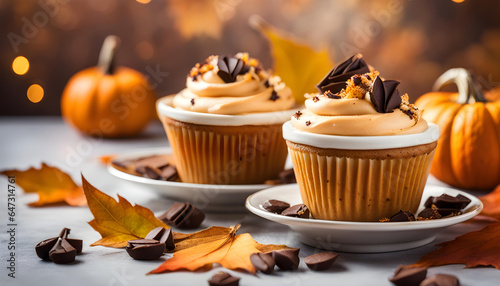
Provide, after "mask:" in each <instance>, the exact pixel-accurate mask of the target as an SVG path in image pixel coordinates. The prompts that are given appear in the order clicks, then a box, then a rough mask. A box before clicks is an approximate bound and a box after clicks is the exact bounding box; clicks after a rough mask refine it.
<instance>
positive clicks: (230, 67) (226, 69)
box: [217, 57, 249, 83]
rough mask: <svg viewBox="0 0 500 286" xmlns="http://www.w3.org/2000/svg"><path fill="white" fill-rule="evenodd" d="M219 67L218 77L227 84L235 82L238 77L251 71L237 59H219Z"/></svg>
mask: <svg viewBox="0 0 500 286" xmlns="http://www.w3.org/2000/svg"><path fill="white" fill-rule="evenodd" d="M217 66H218V67H219V71H218V72H217V75H218V76H219V77H220V78H221V79H222V80H223V81H224V82H225V83H231V82H235V81H236V77H237V76H238V75H240V74H244V73H246V72H248V69H249V68H248V67H247V66H246V65H245V63H244V62H243V61H242V60H241V59H238V58H235V57H223V58H220V57H219V60H218V61H217Z"/></svg>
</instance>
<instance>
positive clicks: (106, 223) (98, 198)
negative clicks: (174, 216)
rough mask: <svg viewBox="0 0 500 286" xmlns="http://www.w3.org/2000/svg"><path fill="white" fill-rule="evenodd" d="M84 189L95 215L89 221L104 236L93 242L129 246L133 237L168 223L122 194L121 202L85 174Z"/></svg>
mask: <svg viewBox="0 0 500 286" xmlns="http://www.w3.org/2000/svg"><path fill="white" fill-rule="evenodd" d="M82 183H83V191H84V193H85V196H86V197H87V202H88V206H89V209H90V211H91V212H92V214H93V215H94V219H93V220H92V221H90V222H89V224H90V226H92V227H93V228H94V229H95V230H96V231H97V232H99V233H100V234H101V236H102V238H101V239H99V240H98V241H96V242H94V243H92V244H91V245H90V246H96V245H101V246H107V247H125V246H127V242H128V241H129V240H132V239H140V238H144V237H146V235H147V234H148V232H150V231H151V230H152V229H154V228H156V227H158V226H161V227H164V228H168V226H167V225H166V224H164V223H163V222H162V221H160V220H159V219H157V218H156V217H155V215H154V214H153V212H152V211H150V210H149V209H147V208H145V207H143V206H140V205H134V206H132V204H130V203H129V202H128V201H127V200H126V199H124V198H123V197H121V196H120V195H118V202H117V201H116V200H115V199H113V198H112V197H110V196H108V195H106V194H105V193H103V192H101V191H99V190H98V189H96V188H95V187H94V186H92V185H91V184H90V183H89V182H87V180H86V179H85V178H84V177H83V175H82Z"/></svg>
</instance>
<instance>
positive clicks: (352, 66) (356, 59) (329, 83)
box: [316, 54, 370, 93]
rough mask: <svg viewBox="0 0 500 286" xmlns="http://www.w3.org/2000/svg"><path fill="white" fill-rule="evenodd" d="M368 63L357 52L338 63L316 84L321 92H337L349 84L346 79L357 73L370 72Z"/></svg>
mask: <svg viewBox="0 0 500 286" xmlns="http://www.w3.org/2000/svg"><path fill="white" fill-rule="evenodd" d="M369 71H370V69H369V68H368V65H367V64H366V63H365V61H364V60H363V58H362V56H361V55H359V54H357V55H353V56H352V57H350V58H349V59H347V60H345V61H344V62H342V63H341V64H338V65H336V66H335V67H334V68H333V69H332V70H330V71H329V72H328V74H327V75H326V76H325V77H324V78H323V79H322V80H321V81H320V82H319V83H318V84H317V85H316V89H318V90H319V92H320V93H325V92H326V91H328V90H329V91H331V92H332V93H337V92H339V91H341V90H342V89H343V88H345V87H346V86H347V84H346V81H347V80H348V79H349V78H351V77H352V76H353V75H355V74H364V73H367V72H369Z"/></svg>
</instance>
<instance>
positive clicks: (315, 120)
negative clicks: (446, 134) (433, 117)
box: [291, 55, 428, 136]
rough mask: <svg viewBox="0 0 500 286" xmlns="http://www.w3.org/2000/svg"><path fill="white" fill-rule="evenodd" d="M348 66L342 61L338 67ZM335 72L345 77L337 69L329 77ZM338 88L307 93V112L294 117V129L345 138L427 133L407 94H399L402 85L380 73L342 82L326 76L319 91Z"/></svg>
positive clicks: (357, 75) (299, 112) (352, 59)
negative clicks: (320, 91)
mask: <svg viewBox="0 0 500 286" xmlns="http://www.w3.org/2000/svg"><path fill="white" fill-rule="evenodd" d="M360 57H361V55H357V56H353V57H351V58H350V59H348V60H347V61H354V60H356V59H357V60H358V62H359V59H360ZM363 63H364V62H363ZM349 64H350V63H347V64H346V62H343V63H342V64H340V65H339V66H340V67H342V66H348V65H349ZM336 69H337V74H335V77H336V78H337V79H338V78H342V75H343V73H342V71H341V72H340V73H339V72H338V70H339V69H338V67H335V68H334V69H333V70H332V71H331V72H330V73H329V75H331V74H334V72H333V71H335V70H336ZM348 72H349V71H348ZM339 75H340V76H339ZM331 78H334V77H333V76H332V77H331ZM334 80H335V79H334ZM344 81H345V80H344ZM339 85H342V86H345V88H342V89H341V90H340V91H338V92H337V93H332V92H331V91H330V90H325V91H324V92H323V93H317V94H307V95H306V97H307V98H308V99H307V100H306V101H305V105H306V109H304V110H301V111H298V112H297V113H295V114H294V115H293V116H292V120H291V121H292V126H293V127H294V128H296V129H299V130H301V131H305V132H310V133H317V134H327V135H345V136H383V135H396V134H414V133H421V132H424V131H425V130H426V129H427V127H428V126H427V122H426V121H425V120H424V119H422V118H421V117H420V111H419V110H418V108H416V107H415V106H414V105H413V104H410V103H409V97H408V95H407V94H404V95H402V96H401V95H400V93H399V91H398V89H397V86H398V85H399V82H398V81H393V80H382V78H380V76H379V72H378V71H374V70H372V71H369V72H366V73H363V74H354V75H351V76H350V77H349V78H348V79H347V81H345V82H341V83H337V82H334V81H328V76H327V77H325V79H323V81H322V82H321V83H320V84H319V85H318V89H319V90H323V89H324V88H325V86H339Z"/></svg>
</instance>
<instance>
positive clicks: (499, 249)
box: [412, 222, 500, 269]
mask: <svg viewBox="0 0 500 286" xmlns="http://www.w3.org/2000/svg"><path fill="white" fill-rule="evenodd" d="M437 246H440V247H441V248H440V249H438V250H435V251H433V252H431V253H428V254H426V255H425V256H424V257H422V258H420V260H419V261H418V262H417V263H415V264H413V265H412V266H414V267H433V266H441V265H448V264H465V266H466V267H467V268H471V267H477V266H493V267H495V268H497V269H500V222H495V223H491V224H489V225H488V226H486V227H485V228H483V229H481V230H478V231H472V232H469V233H466V234H464V235H461V236H458V237H456V238H455V240H452V241H447V242H444V243H440V244H438V245H437Z"/></svg>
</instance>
